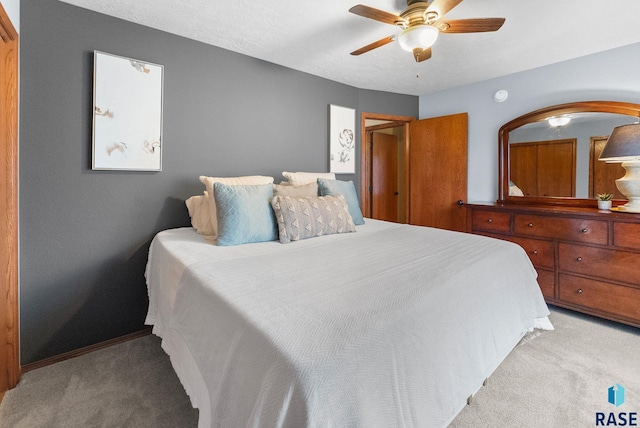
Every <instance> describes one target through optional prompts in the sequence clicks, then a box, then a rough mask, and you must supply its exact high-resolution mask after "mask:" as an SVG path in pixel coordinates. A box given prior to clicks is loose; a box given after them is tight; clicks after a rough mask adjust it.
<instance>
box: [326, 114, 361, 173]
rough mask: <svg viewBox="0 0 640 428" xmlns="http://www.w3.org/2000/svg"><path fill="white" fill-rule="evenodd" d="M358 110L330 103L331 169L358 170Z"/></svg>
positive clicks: (337, 171)
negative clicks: (356, 130)
mask: <svg viewBox="0 0 640 428" xmlns="http://www.w3.org/2000/svg"><path fill="white" fill-rule="evenodd" d="M355 129H356V111H355V109H352V108H348V107H341V106H336V105H333V104H330V105H329V171H330V172H334V173H337V174H353V173H355V172H356V133H355Z"/></svg>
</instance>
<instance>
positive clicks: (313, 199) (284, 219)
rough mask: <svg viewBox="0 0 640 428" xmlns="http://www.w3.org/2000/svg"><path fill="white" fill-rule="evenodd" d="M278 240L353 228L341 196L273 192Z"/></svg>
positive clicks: (293, 239)
mask: <svg viewBox="0 0 640 428" xmlns="http://www.w3.org/2000/svg"><path fill="white" fill-rule="evenodd" d="M271 206H272V207H273V212H274V213H275V215H276V221H277V223H278V231H279V237H280V242H281V243H283V244H286V243H289V242H291V241H299V240H301V239H307V238H313V237H315V236H322V235H331V234H334V233H346V232H355V231H356V226H355V224H353V219H352V218H351V215H350V214H349V207H348V206H347V202H346V201H345V199H344V196H342V195H338V196H305V197H292V196H274V197H273V199H272V200H271Z"/></svg>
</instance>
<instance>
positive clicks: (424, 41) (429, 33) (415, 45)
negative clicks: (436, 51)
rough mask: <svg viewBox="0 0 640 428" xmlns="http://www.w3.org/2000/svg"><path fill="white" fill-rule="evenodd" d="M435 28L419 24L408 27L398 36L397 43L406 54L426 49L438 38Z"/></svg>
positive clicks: (438, 32)
mask: <svg viewBox="0 0 640 428" xmlns="http://www.w3.org/2000/svg"><path fill="white" fill-rule="evenodd" d="M438 34H440V31H438V29H437V28H435V27H432V26H431V25H426V24H421V25H415V26H413V27H409V28H407V29H405V30H403V31H402V32H401V33H400V34H399V35H398V43H400V46H401V47H402V49H404V50H405V51H407V52H414V51H415V49H421V50H424V49H428V48H430V47H431V46H433V44H434V43H435V42H436V39H437V38H438Z"/></svg>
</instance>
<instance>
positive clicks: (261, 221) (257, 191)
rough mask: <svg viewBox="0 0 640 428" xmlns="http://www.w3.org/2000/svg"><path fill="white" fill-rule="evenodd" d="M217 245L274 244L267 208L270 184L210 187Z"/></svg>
mask: <svg viewBox="0 0 640 428" xmlns="http://www.w3.org/2000/svg"><path fill="white" fill-rule="evenodd" d="M213 186H214V189H215V194H214V196H215V201H216V206H217V209H216V215H217V217H218V245H220V246H227V245H240V244H250V243H252V242H265V241H274V240H276V239H278V230H277V226H276V222H275V218H274V215H273V210H272V209H271V206H270V205H269V202H270V201H271V198H272V196H273V184H256V185H246V186H243V185H232V186H229V185H226V184H223V183H219V182H216V183H214V185H213Z"/></svg>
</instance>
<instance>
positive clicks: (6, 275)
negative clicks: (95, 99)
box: [0, 4, 20, 395]
mask: <svg viewBox="0 0 640 428" xmlns="http://www.w3.org/2000/svg"><path fill="white" fill-rule="evenodd" d="M0 60H1V61H2V66H1V70H0V99H2V103H3V108H2V110H1V111H2V112H3V113H2V114H1V115H0V163H2V166H3V172H2V179H0V201H1V202H0V203H1V204H2V205H1V206H0V210H1V211H2V213H3V214H2V215H3V216H4V219H3V220H2V221H0V237H2V244H1V245H0V268H1V269H2V274H1V275H0V295H1V296H2V299H1V301H0V308H1V309H2V310H0V392H1V393H2V395H4V391H6V390H8V389H11V388H13V387H15V386H16V385H17V384H18V381H19V380H20V334H19V318H18V32H17V31H16V29H15V28H14V26H13V24H12V23H11V20H10V19H9V16H8V15H7V12H6V11H5V10H4V7H2V5H1V4H0Z"/></svg>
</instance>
